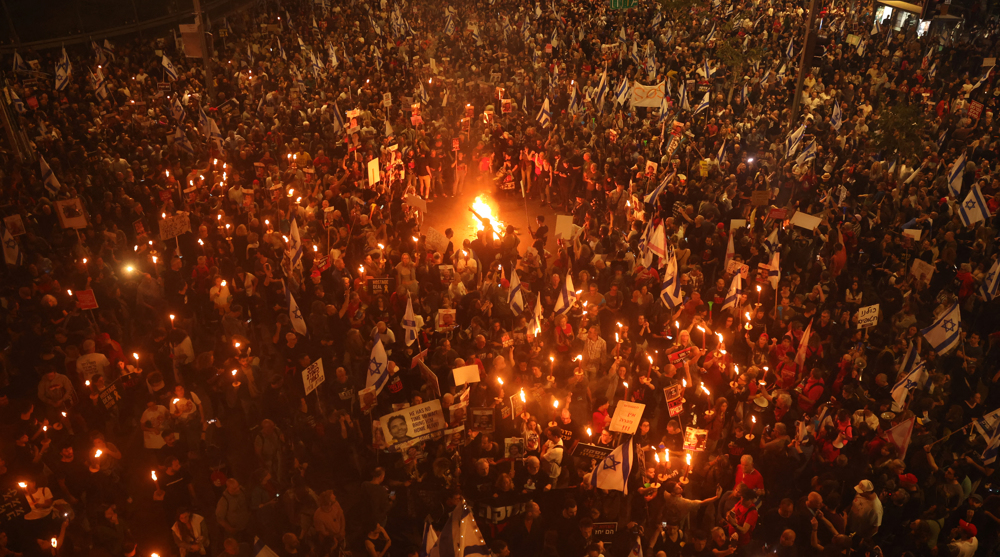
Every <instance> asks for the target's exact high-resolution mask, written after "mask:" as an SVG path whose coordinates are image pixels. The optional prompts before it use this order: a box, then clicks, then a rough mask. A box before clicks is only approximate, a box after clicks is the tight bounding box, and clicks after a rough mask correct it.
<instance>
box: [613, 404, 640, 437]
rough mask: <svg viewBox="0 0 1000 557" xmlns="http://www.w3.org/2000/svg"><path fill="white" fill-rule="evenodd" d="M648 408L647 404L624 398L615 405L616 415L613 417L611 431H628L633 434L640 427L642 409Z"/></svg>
mask: <svg viewBox="0 0 1000 557" xmlns="http://www.w3.org/2000/svg"><path fill="white" fill-rule="evenodd" d="M645 409H646V405H645V404H639V403H638V402H629V401H627V400H622V401H619V402H618V405H617V406H615V415H614V416H612V418H611V427H609V429H610V430H611V431H617V432H621V433H628V434H629V435H632V434H634V433H635V430H636V429H637V428H638V427H639V420H641V419H642V411H643V410H645Z"/></svg>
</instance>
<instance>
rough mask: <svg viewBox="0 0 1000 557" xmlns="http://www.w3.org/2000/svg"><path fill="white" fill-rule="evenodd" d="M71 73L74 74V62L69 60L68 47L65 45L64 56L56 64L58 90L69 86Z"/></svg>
mask: <svg viewBox="0 0 1000 557" xmlns="http://www.w3.org/2000/svg"><path fill="white" fill-rule="evenodd" d="M71 75H73V63H72V62H70V61H69V55H68V54H66V47H63V49H62V58H61V59H60V60H59V63H57V64H56V91H63V90H65V89H66V87H68V86H69V78H70V76H71Z"/></svg>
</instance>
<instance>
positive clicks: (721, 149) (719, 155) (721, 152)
mask: <svg viewBox="0 0 1000 557" xmlns="http://www.w3.org/2000/svg"><path fill="white" fill-rule="evenodd" d="M726 143H727V141H726V140H725V139H723V140H722V145H720V146H719V152H718V153H716V158H718V159H719V164H722V163H724V162H726ZM732 237H733V235H732V234H730V235H729V238H730V240H732Z"/></svg>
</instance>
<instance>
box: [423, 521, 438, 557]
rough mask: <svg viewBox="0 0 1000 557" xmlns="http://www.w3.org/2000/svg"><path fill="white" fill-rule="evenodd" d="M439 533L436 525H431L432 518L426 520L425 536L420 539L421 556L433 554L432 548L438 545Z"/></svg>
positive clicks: (425, 556) (426, 556)
mask: <svg viewBox="0 0 1000 557" xmlns="http://www.w3.org/2000/svg"><path fill="white" fill-rule="evenodd" d="M437 542H438V535H437V532H435V531H434V526H432V525H431V521H430V520H425V521H424V537H423V539H422V540H421V541H420V557H428V556H429V555H430V554H431V550H432V549H434V546H435V545H437Z"/></svg>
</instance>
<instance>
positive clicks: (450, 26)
mask: <svg viewBox="0 0 1000 557" xmlns="http://www.w3.org/2000/svg"><path fill="white" fill-rule="evenodd" d="M454 33H455V21H454V20H453V19H452V18H451V14H448V15H447V16H445V20H444V34H445V35H453V34H454Z"/></svg>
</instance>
